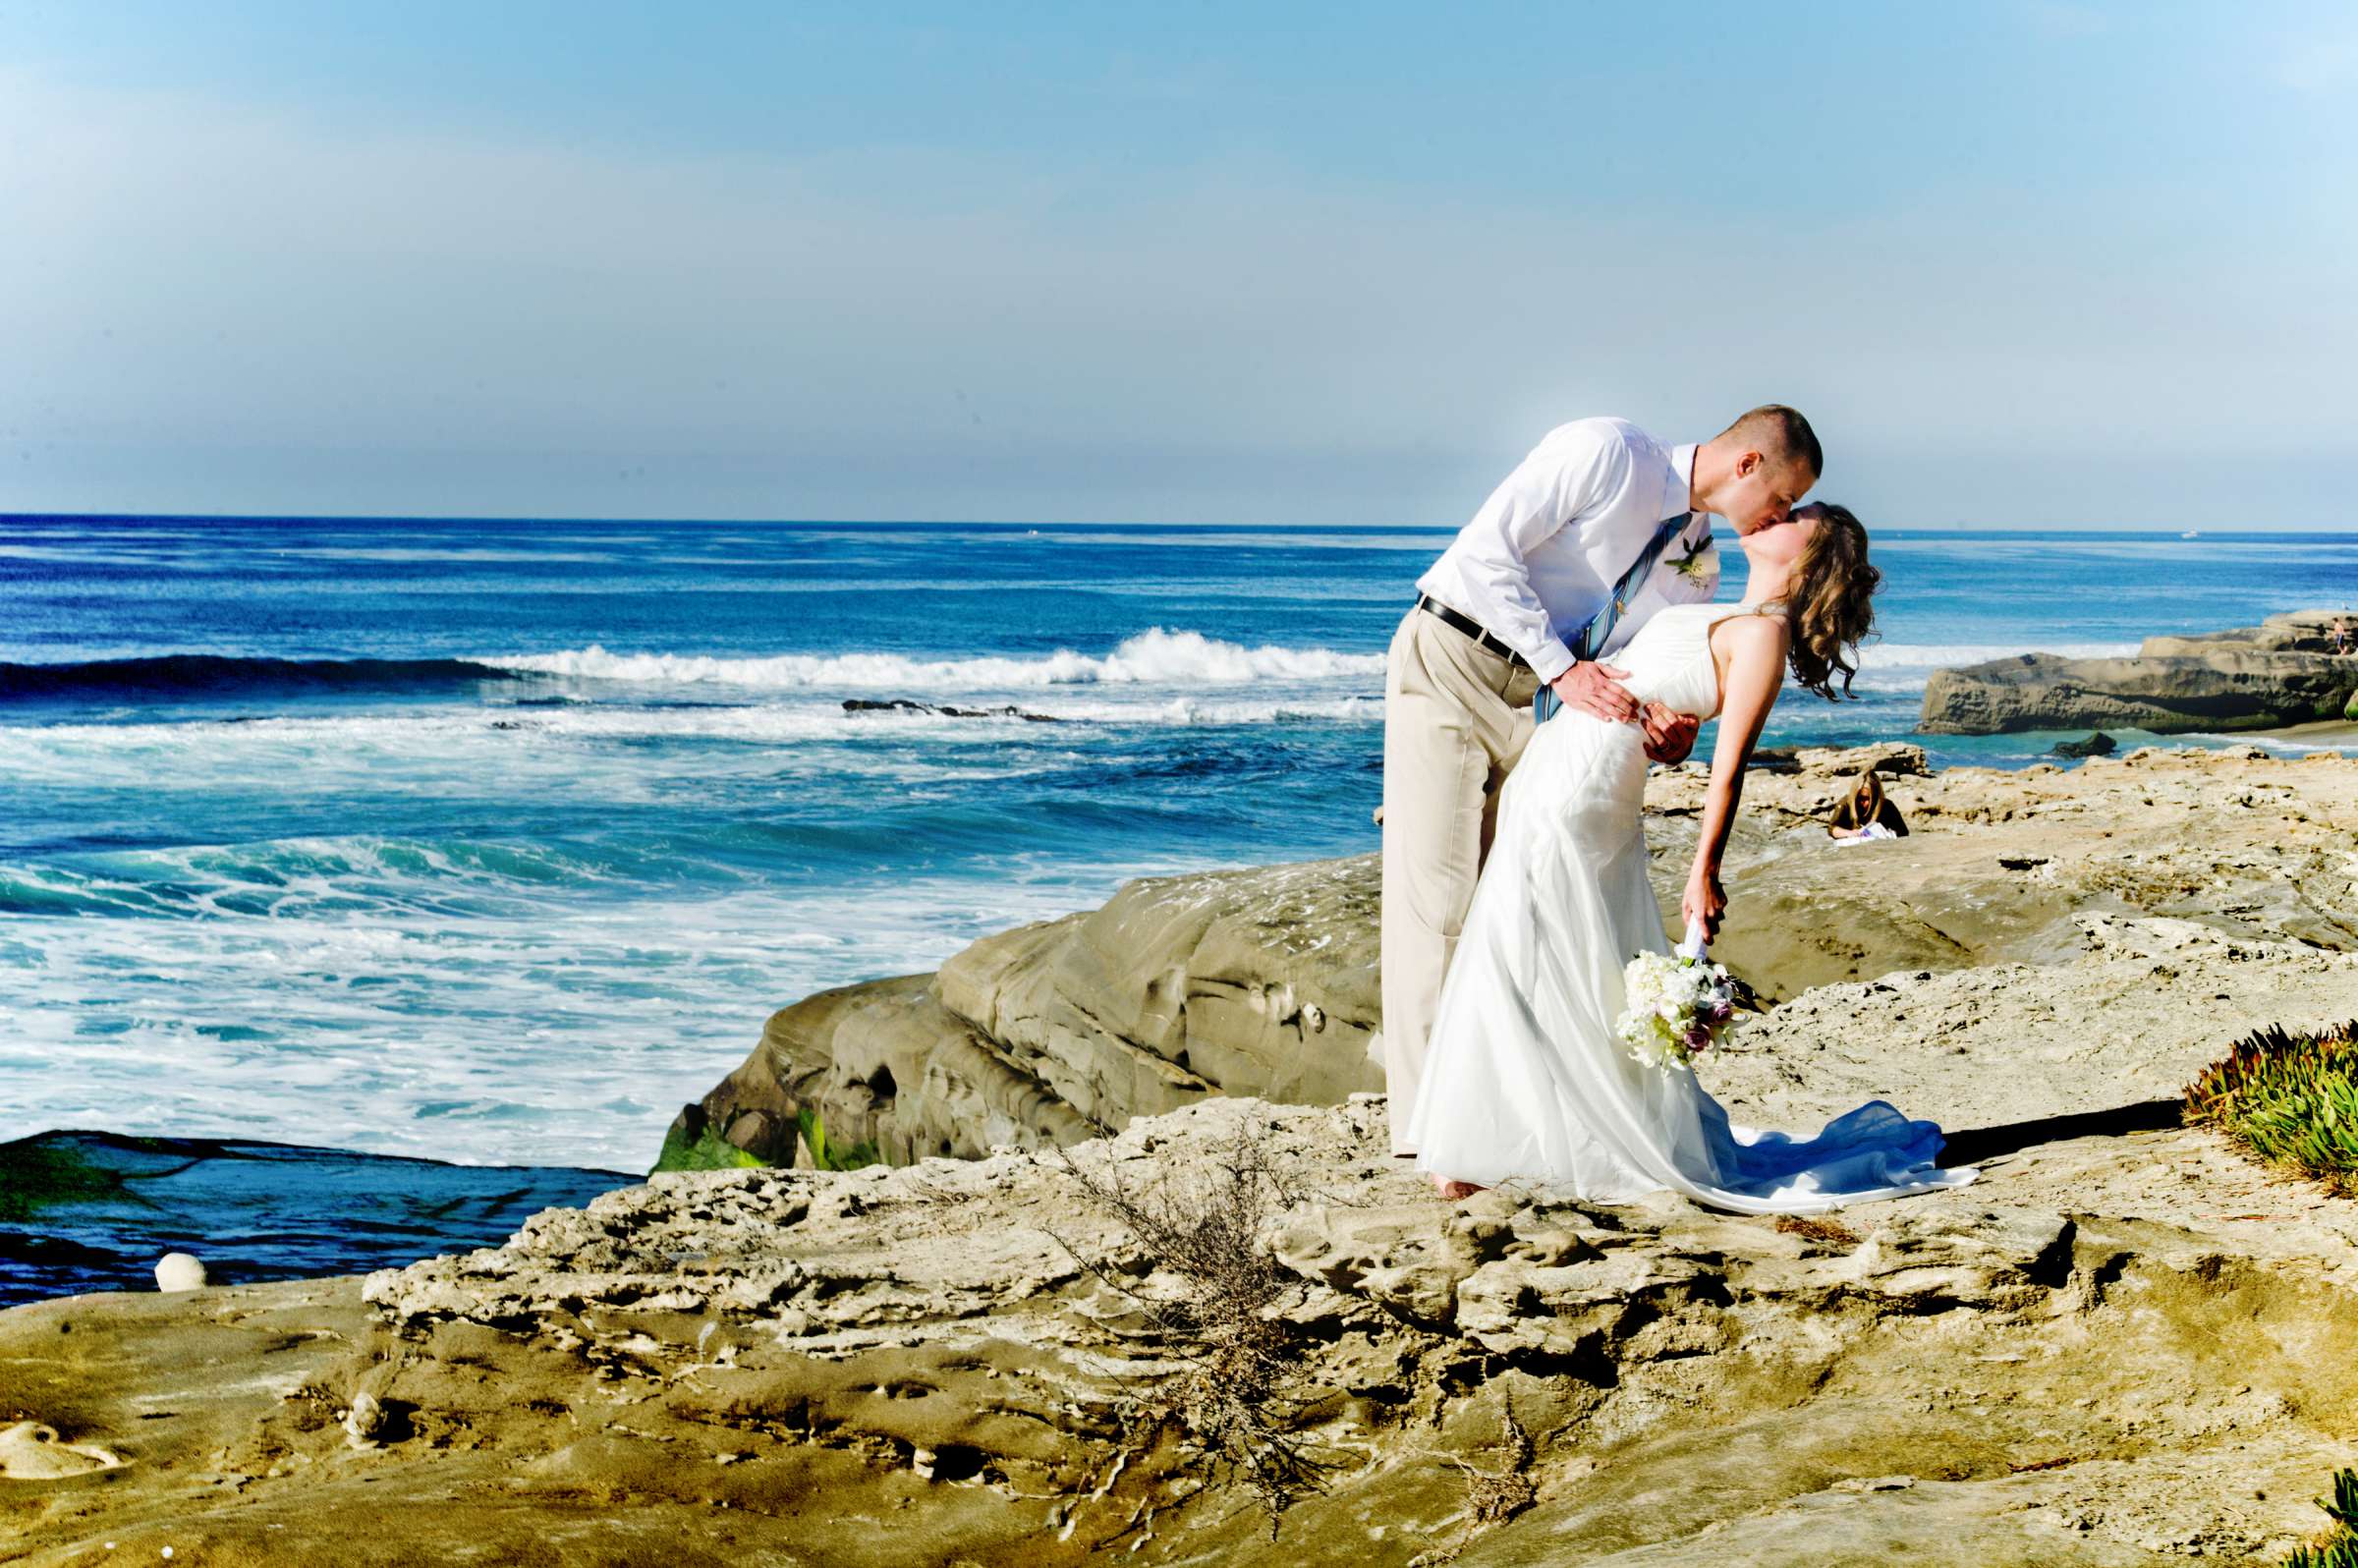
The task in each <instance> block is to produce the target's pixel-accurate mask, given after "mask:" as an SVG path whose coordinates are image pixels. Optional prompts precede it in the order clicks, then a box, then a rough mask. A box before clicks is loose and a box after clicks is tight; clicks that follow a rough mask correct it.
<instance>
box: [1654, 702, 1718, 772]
mask: <svg viewBox="0 0 2358 1568" xmlns="http://www.w3.org/2000/svg"><path fill="white" fill-rule="evenodd" d="M1638 723H1639V725H1640V726H1641V727H1642V728H1643V729H1644V730H1645V731H1646V755H1647V756H1650V757H1652V758H1653V759H1654V760H1655V761H1656V762H1661V763H1665V764H1669V765H1676V764H1677V763H1680V762H1683V761H1685V760H1686V759H1687V754H1688V753H1690V752H1692V751H1694V750H1695V732H1696V731H1697V730H1699V729H1702V728H1703V721H1702V720H1701V719H1699V718H1697V717H1695V716H1694V715H1693V714H1692V713H1674V712H1672V711H1671V710H1670V709H1669V708H1667V707H1665V706H1663V705H1662V704H1661V703H1659V702H1649V703H1647V704H1646V706H1645V709H1644V711H1642V712H1641V713H1640V714H1639V715H1638Z"/></svg>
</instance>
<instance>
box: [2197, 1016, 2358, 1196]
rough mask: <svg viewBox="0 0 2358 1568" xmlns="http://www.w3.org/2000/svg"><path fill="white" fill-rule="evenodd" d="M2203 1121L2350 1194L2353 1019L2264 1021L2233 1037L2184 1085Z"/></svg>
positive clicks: (2355, 1187)
mask: <svg viewBox="0 0 2358 1568" xmlns="http://www.w3.org/2000/svg"><path fill="white" fill-rule="evenodd" d="M2186 1119H2187V1120H2188V1121H2191V1122H2209V1123H2212V1124H2214V1125H2215V1126H2217V1127H2218V1128H2219V1129H2220V1130H2222V1131H2223V1132H2225V1133H2226V1134H2227V1136H2229V1137H2230V1138H2233V1139H2234V1140H2235V1141H2236V1142H2238V1143H2240V1144H2242V1145H2243V1146H2244V1147H2245V1148H2249V1149H2250V1150H2251V1151H2252V1152H2253V1153H2255V1154H2257V1155H2259V1156H2260V1157H2261V1158H2262V1159H2265V1160H2268V1161H2269V1162H2271V1163H2272V1164H2277V1165H2284V1166H2289V1167H2291V1168H2292V1169H2294V1170H2297V1171H2299V1172H2301V1173H2302V1174H2303V1175H2305V1176H2310V1177H2313V1178H2315V1179H2316V1180H2318V1181H2321V1182H2324V1183H2325V1184H2326V1185H2327V1186H2328V1187H2330V1188H2331V1189H2332V1190H2333V1191H2335V1192H2337V1193H2341V1194H2343V1195H2345V1196H2358V1021H2354V1022H2351V1023H2348V1024H2343V1025H2341V1026H2339V1027H2338V1028H2334V1029H2328V1030H2323V1031H2319V1032H2317V1033H2314V1034H2299V1035H2295V1034H2290V1033H2287V1032H2286V1031H2285V1030H2283V1029H2281V1028H2279V1027H2274V1026H2272V1027H2270V1028H2268V1029H2264V1030H2261V1031H2259V1032H2258V1033H2256V1034H2253V1035H2249V1036H2245V1037H2244V1038H2242V1039H2240V1040H2238V1041H2236V1042H2235V1046H2234V1048H2233V1049H2232V1050H2230V1051H2228V1052H2227V1054H2226V1056H2225V1057H2223V1058H2222V1059H2220V1060H2219V1061H2218V1062H2216V1063H2214V1064H2213V1065H2212V1066H2211V1067H2210V1068H2208V1069H2206V1070H2205V1071H2204V1073H2203V1075H2202V1076H2201V1077H2200V1078H2197V1079H2196V1080H2195V1081H2194V1082H2193V1084H2191V1085H2189V1086H2188V1087H2187V1090H2186Z"/></svg>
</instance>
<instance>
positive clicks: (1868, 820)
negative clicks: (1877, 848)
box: [1825, 767, 1908, 843]
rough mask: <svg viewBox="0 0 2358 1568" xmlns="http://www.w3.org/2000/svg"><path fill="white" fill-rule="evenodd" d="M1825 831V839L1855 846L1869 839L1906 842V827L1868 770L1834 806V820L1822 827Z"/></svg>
mask: <svg viewBox="0 0 2358 1568" xmlns="http://www.w3.org/2000/svg"><path fill="white" fill-rule="evenodd" d="M1825 831H1826V836H1827V837H1829V838H1836V839H1842V840H1844V841H1847V842H1851V843H1857V842H1859V841H1861V840H1864V839H1871V838H1906V837H1907V836H1908V824H1907V819H1906V818H1905V817H1902V816H1901V815H1900V814H1899V808H1898V807H1896V806H1894V805H1892V804H1891V798H1890V797H1889V796H1887V795H1885V794H1884V793H1883V781H1882V780H1881V779H1880V778H1878V777H1876V773H1875V769H1874V768H1872V767H1871V768H1869V769H1868V770H1867V771H1866V772H1864V773H1861V774H1860V775H1859V781H1858V782H1857V783H1856V784H1853V785H1852V786H1851V787H1850V793H1849V794H1847V795H1845V796H1843V797H1842V799H1841V800H1839V801H1836V802H1835V803H1834V819H1833V820H1832V821H1830V822H1828V823H1827V824H1826V825H1825Z"/></svg>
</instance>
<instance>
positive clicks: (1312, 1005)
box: [667, 744, 2358, 1165]
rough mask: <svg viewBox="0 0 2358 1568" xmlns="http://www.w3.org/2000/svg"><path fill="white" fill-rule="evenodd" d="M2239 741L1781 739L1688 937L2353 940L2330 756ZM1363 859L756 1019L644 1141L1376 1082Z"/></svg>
mask: <svg viewBox="0 0 2358 1568" xmlns="http://www.w3.org/2000/svg"><path fill="white" fill-rule="evenodd" d="M2335 760H2336V759H2335V758H2334V757H2332V756H2330V755H2329V754H2318V761H2317V762H2316V763H2315V764H2314V770H2312V767H2311V765H2309V764H2301V763H2292V762H2278V761H2277V760H2275V759H2274V757H2272V756H2271V755H2270V754H2268V753H2266V752H2264V751H2262V750H2260V749H2259V748H2256V747H2247V748H2242V749H2239V750H2229V751H2225V752H2213V753H2172V752H2162V751H2159V750H2151V749H2149V750H2145V751H2139V752H2135V753H2131V754H2129V755H2128V756H2117V757H2106V758H2097V759H2092V760H2090V761H2089V762H2087V763H2085V764H2084V765H2082V766H2080V767H2078V768H2076V769H2074V770H2072V771H2069V772H2065V771H2063V770H2062V769H2060V768H2057V767H2053V766H2038V767H2032V768H2028V769H2025V770H2021V771H2017V772H2002V771H1994V770H1991V769H1984V768H1952V769H1947V770H1943V771H1941V772H1938V773H1935V772H1932V771H1931V770H1929V769H1928V767H1927V766H1926V763H1925V759H1924V754H1923V752H1922V751H1921V750H1920V749H1918V748H1916V747H1913V746H1907V745H1896V744H1891V745H1881V746H1874V747H1866V748H1860V749H1856V750H1850V751H1804V752H1801V753H1799V754H1797V755H1796V756H1792V757H1790V758H1788V759H1785V760H1784V761H1783V762H1781V763H1780V765H1779V767H1778V768H1777V769H1776V770H1774V771H1771V770H1768V769H1762V770H1759V771H1756V772H1755V774H1754V775H1753V776H1752V778H1751V779H1750V780H1749V781H1748V782H1747V784H1746V787H1745V801H1744V806H1745V810H1744V812H1743V814H1742V816H1741V817H1740V818H1739V822H1738V827H1737V830H1736V833H1735V836H1734V838H1733V840H1732V841H1731V844H1730V847H1729V852H1728V858H1727V872H1726V885H1727V888H1728V892H1729V896H1730V901H1731V902H1730V909H1729V913H1728V918H1727V922H1726V924H1725V927H1724V929H1723V931H1722V934H1721V938H1720V941H1719V944H1718V946H1717V947H1716V948H1715V949H1714V952H1715V954H1716V955H1717V956H1718V957H1719V958H1720V959H1721V961H1722V962H1725V963H1726V964H1728V966H1729V967H1730V968H1731V969H1733V970H1734V971H1735V972H1736V973H1737V974H1738V975H1739V976H1741V977H1742V978H1744V979H1745V980H1749V981H1750V982H1751V983H1752V984H1753V985H1754V986H1755V987H1756V988H1758V989H1759V990H1760V991H1761V993H1762V994H1763V995H1764V996H1766V997H1767V998H1768V999H1770V1000H1778V999H1782V998H1784V997H1786V996H1790V995H1793V994H1795V993H1797V992H1800V991H1804V990H1808V989H1810V988H1811V987H1814V986H1820V985H1826V984H1831V983H1835V982H1839V981H1844V980H1861V979H1866V978H1870V977H1873V976H1877V975H1882V974H1887V973H1889V972H1891V971H1894V970H1907V971H1927V972H1935V973H1937V972H1945V971H1949V970H1955V969H1961V968H1969V967H1975V966H1984V965H1990V964H1997V963H2008V962H2027V963H2048V962H2052V961H2055V960H2058V959H2062V958H2066V957H2068V956H2070V955H2072V954H2074V953H2077V952H2080V951H2084V950H2085V949H2086V947H2087V945H2088V939H2087V937H2086V936H2085V934H2084V932H2083V930H2082V927H2081V924H2079V923H2080V920H2081V918H2082V917H2085V916H2090V915H2114V916H2141V915H2158V916H2165V917H2170V918H2177V919H2194V920H2201V921H2204V922H2207V923H2209V924H2213V925H2215V926H2217V927H2218V928H2220V929H2228V930H2234V931H2237V932H2240V933H2243V934H2249V935H2253V936H2260V937H2266V938H2269V939H2290V940H2294V941H2300V942H2310V943H2316V944H2319V945H2321V946H2325V947H2330V948H2334V949H2349V948H2358V899H2353V898H2351V897H2350V896H2349V892H2348V889H2349V884H2348V880H2347V868H2346V866H2344V864H2343V859H2342V858H2343V857H2344V855H2345V854H2346V849H2345V846H2346V844H2347V842H2348V839H2347V835H2346V832H2345V831H2344V830H2343V829H2342V828H2341V827H2339V826H2337V825H2336V824H2337V823H2347V822H2350V821H2354V820H2358V809H2353V807H2354V804H2358V803H2354V801H2353V797H2352V795H2351V793H2350V791H2349V789H2348V785H2347V783H2346V778H2347V774H2346V770H2344V769H2342V768H2339V767H2336V766H2335V765H2333V764H2334V762H2335ZM1869 767H1872V768H1874V769H1876V770H1877V772H1878V773H1880V774H1881V777H1882V780H1883V784H1884V788H1885V791H1886V793H1887V794H1888V796H1889V798H1890V799H1891V800H1892V801H1893V802H1894V803H1895V804H1896V805H1897V806H1898V807H1899V809H1900V811H1901V812H1903V813H1904V814H1905V816H1906V817H1907V819H1908V820H1909V821H1910V822H1912V823H1914V824H1915V825H1916V831H1915V833H1914V834H1913V835H1912V836H1910V837H1909V838H1907V839H1905V840H1901V841H1898V842H1895V843H1876V844H1859V845H1848V846H1836V845H1834V844H1833V843H1831V842H1830V841H1829V840H1828V839H1827V838H1826V836H1825V832H1824V831H1823V823H1824V821H1825V815H1826V812H1827V811H1828V809H1829V807H1830V805H1831V803H1832V801H1833V800H1834V799H1835V798H1836V797H1838V796H1839V795H1840V794H1841V793H1842V792H1843V790H1844V789H1845V787H1846V786H1847V785H1848V783H1849V782H1850V780H1851V779H1853V778H1854V777H1855V776H1856V775H1857V774H1858V773H1859V772H1860V771H1861V770H1862V769H1865V768H1869ZM1708 776H1709V772H1708V768H1707V767H1706V766H1705V765H1704V764H1702V763H1698V762H1690V763H1688V764H1687V765H1686V766H1684V767H1680V768H1674V769H1663V770H1657V771H1656V774H1655V776H1654V778H1653V779H1652V781H1651V783H1650V785H1649V788H1648V792H1647V806H1648V812H1649V817H1650V820H1649V823H1648V838H1649V841H1650V843H1651V845H1652V848H1653V851H1654V880H1655V890H1656V896H1657V897H1658V898H1659V900H1660V901H1661V904H1662V908H1663V912H1664V919H1665V922H1666V923H1668V922H1670V921H1672V920H1673V919H1674V917H1675V913H1676V909H1677V902H1678V896H1679V891H1680V889H1681V887H1682V886H1683V884H1684V881H1685V875H1686V868H1687V863H1688V858H1689V856H1690V855H1691V854H1692V850H1693V844H1694V836H1693V835H1694V832H1695V821H1696V818H1697V816H1698V814H1699V812H1701V810H1702V800H1703V789H1704V785H1705V782H1706V780H1707V778H1708ZM1378 892H1379V889H1378V877H1377V867H1376V859H1375V856H1373V855H1368V856H1360V857H1357V858H1355V859H1350V860H1340V861H1317V862H1309V863H1304V864H1299V865H1291V866H1276V867H1263V868H1254V869H1251V870H1243V871H1219V872H1208V873H1202V874H1198V875H1192V876H1181V877H1155V878H1148V879H1145V880H1142V881H1138V882H1133V883H1131V884H1129V885H1128V886H1126V887H1124V888H1123V889H1122V890H1121V891H1120V893H1118V894H1117V895H1116V896H1115V897H1114V898H1113V899H1112V900H1111V901H1110V902H1109V903H1107V904H1106V905H1105V906H1104V907H1103V908H1101V909H1097V910H1094V911H1090V912H1088V913H1085V914H1080V915H1073V916H1068V917H1066V918H1065V919H1063V920H1058V921H1049V922H1044V923H1041V924H1035V925H1028V926H1025V927H1023V928H1021V929H1018V930H1014V931H1008V932H1004V933H1002V934H1000V935H997V936H991V937H986V938H984V939H983V941H980V942H977V943H976V944H975V945H974V946H972V947H970V948H968V949H967V950H966V951H964V952H962V953H960V954H958V955H957V956H956V957H954V958H952V959H951V960H950V961H949V963H947V964H945V965H944V966H943V967H942V969H941V970H940V971H939V973H938V974H935V975H931V976H924V975H917V976H904V977H901V978H898V979H893V980H876V981H871V982H869V983H866V984H861V985H852V986H845V987H842V988H840V989H837V990H831V991H824V992H821V993H819V994H818V995H816V996H813V997H810V998H808V999H807V1000H804V1001H801V1002H797V1003H795V1004H794V1005H793V1006H791V1007H787V1008H785V1009H783V1010H781V1011H780V1012H778V1013H777V1014H776V1015H775V1016H774V1017H772V1018H771V1019H770V1021H769V1024H768V1027H767V1028H766V1029H765V1030H764V1031H763V1034H762V1037H761V1042H760V1044H759V1045H758V1047H757V1048H756V1049H755V1050H754V1052H753V1053H752V1054H751V1055H750V1056H749V1057H748V1058H747V1059H746V1061H745V1063H744V1064H743V1065H741V1066H740V1067H739V1068H738V1069H737V1070H736V1071H735V1072H734V1073H732V1074H730V1075H729V1077H728V1078H726V1079H725V1080H723V1081H722V1082H721V1083H720V1084H719V1085H717V1086H715V1087H714V1088H713V1090H712V1091H711V1092H709V1093H707V1094H706V1095H705V1096H704V1097H703V1099H702V1101H701V1102H699V1103H698V1104H696V1105H692V1106H689V1107H687V1108H685V1109H684V1110H683V1111H682V1113H681V1117H680V1119H679V1121H678V1122H677V1123H675V1125H674V1127H673V1129H672V1135H671V1137H670V1139H669V1140H668V1141H667V1148H669V1149H670V1150H672V1151H674V1153H675V1154H676V1153H677V1152H679V1151H682V1150H686V1149H690V1148H695V1147H696V1146H697V1145H698V1144H699V1143H700V1142H701V1143H702V1144H703V1145H704V1146H705V1148H707V1149H709V1148H711V1147H712V1144H713V1142H714V1141H715V1140H717V1141H718V1142H719V1143H721V1144H725V1145H726V1146H727V1148H729V1149H735V1150H742V1151H743V1152H744V1153H745V1154H746V1155H747V1156H750V1157H751V1158H753V1159H756V1160H758V1161H760V1162H761V1163H765V1164H781V1165H790V1164H795V1163H805V1164H808V1163H809V1162H810V1160H809V1151H808V1149H807V1148H803V1147H802V1141H801V1140H800V1139H799V1138H798V1132H797V1129H798V1125H799V1121H800V1118H801V1116H802V1114H803V1113H804V1112H806V1111H808V1112H810V1113H812V1114H814V1115H815V1116H816V1117H817V1118H818V1120H819V1122H820V1124H821V1125H822V1126H823V1128H824V1129H825V1130H826V1133H827V1136H828V1137H829V1138H830V1139H831V1140H832V1141H833V1142H834V1143H836V1144H838V1145H856V1144H862V1143H866V1144H870V1145H872V1146H873V1147H874V1148H875V1149H876V1150H877V1151H878V1152H879V1153H880V1154H881V1155H882V1156H883V1157H884V1158H885V1159H887V1160H890V1161H893V1162H896V1163H906V1162H907V1161H908V1160H910V1159H913V1158H919V1157H924V1156H926V1155H944V1154H947V1155H957V1156H960V1157H966V1158H973V1157H978V1156H980V1155H983V1154H984V1153H987V1152H988V1151H989V1150H990V1149H991V1148H994V1147H997V1146H1000V1145H1013V1146H1016V1147H1020V1148H1041V1147H1046V1146H1049V1145H1056V1144H1067V1143H1071V1142H1074V1141H1075V1140H1077V1139H1081V1138H1086V1137H1091V1136H1095V1135H1097V1134H1101V1133H1105V1132H1110V1131H1116V1130H1119V1129H1120V1128H1122V1127H1124V1126H1126V1125H1127V1124H1128V1123H1129V1121H1130V1120H1131V1119H1132V1118H1133V1117H1136V1116H1148V1115H1155V1114H1159V1113H1161V1112H1163V1111H1167V1110H1173V1109H1177V1108H1179V1107H1181V1106H1184V1105H1188V1104H1192V1103H1195V1102H1197V1101H1199V1100H1201V1099H1203V1098H1205V1097H1207V1096H1208V1095H1213V1094H1231V1095H1254V1096H1259V1097H1262V1098H1266V1099H1273V1100H1280V1101H1286V1102H1291V1103H1308V1104H1333V1103H1338V1102H1340V1101H1342V1100H1343V1099H1344V1098H1345V1097H1346V1096H1348V1095H1349V1094H1351V1093H1353V1092H1375V1091H1377V1090H1380V1089H1381V1088H1382V1087H1383V1074H1382V1070H1381V1068H1380V1066H1379V1065H1378V1062H1377V1059H1376V1056H1375V1048H1376V1047H1375V1032H1376V1030H1377V1029H1378V1028H1379V1026H1380V1005H1379V1001H1378V993H1377V986H1376V973H1375V960H1376V929H1375V927H1376V905H1377V899H1378Z"/></svg>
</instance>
